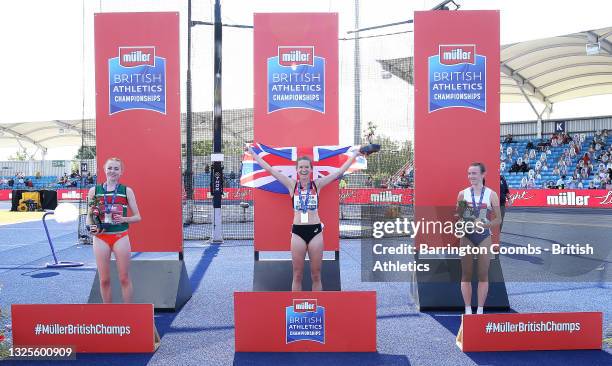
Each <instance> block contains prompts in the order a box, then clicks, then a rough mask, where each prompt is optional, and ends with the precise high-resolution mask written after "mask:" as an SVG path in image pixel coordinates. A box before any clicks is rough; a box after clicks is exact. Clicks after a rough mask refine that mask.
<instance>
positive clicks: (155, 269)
mask: <svg viewBox="0 0 612 366" xmlns="http://www.w3.org/2000/svg"><path fill="white" fill-rule="evenodd" d="M110 271H111V289H112V292H113V303H122V302H123V301H122V297H121V285H120V284H119V276H118V274H117V264H116V261H114V260H112V261H111V267H110ZM130 277H131V279H132V286H133V289H134V294H133V302H134V303H149V304H153V305H154V307H155V310H166V311H176V310H179V309H180V308H181V307H182V306H183V305H185V303H186V302H187V301H188V300H189V299H190V298H191V295H192V294H193V290H192V289H191V284H190V282H189V277H188V276H187V269H186V268H185V262H183V261H180V260H132V261H131V262H130ZM88 302H89V303H90V304H97V303H101V302H102V295H101V294H100V277H99V273H98V272H97V271H96V277H95V279H94V282H93V285H92V287H91V291H90V293H89V301H88Z"/></svg>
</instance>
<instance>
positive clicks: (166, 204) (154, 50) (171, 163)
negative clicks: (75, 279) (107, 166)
mask: <svg viewBox="0 0 612 366" xmlns="http://www.w3.org/2000/svg"><path fill="white" fill-rule="evenodd" d="M95 60H96V142H97V162H98V173H97V174H98V177H99V180H100V181H102V180H103V179H104V177H105V174H104V163H105V162H106V160H107V159H108V158H109V157H119V158H120V159H122V160H123V162H124V174H123V177H121V183H123V184H125V185H127V186H129V187H131V188H133V190H134V192H135V194H136V198H137V201H138V208H139V210H140V213H141V216H142V222H140V223H137V224H134V225H132V226H131V227H130V238H131V243H132V250H133V251H135V252H176V251H180V250H181V248H182V243H183V237H182V235H183V230H182V220H181V217H182V209H181V201H180V199H166V197H181V192H182V188H181V126H180V117H181V116H180V112H181V111H180V100H179V97H180V88H179V87H180V85H179V82H180V78H179V66H180V65H179V15H178V13H102V14H96V15H95Z"/></svg>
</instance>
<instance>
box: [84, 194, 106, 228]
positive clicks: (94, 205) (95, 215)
mask: <svg viewBox="0 0 612 366" xmlns="http://www.w3.org/2000/svg"><path fill="white" fill-rule="evenodd" d="M88 215H89V216H90V218H91V223H92V224H94V225H96V226H98V227H99V228H104V223H103V222H102V220H101V219H100V208H99V207H98V202H97V201H96V200H95V199H93V200H91V201H90V202H89V210H88Z"/></svg>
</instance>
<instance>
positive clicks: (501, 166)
mask: <svg viewBox="0 0 612 366" xmlns="http://www.w3.org/2000/svg"><path fill="white" fill-rule="evenodd" d="M499 171H500V172H502V173H503V172H505V171H506V163H505V162H503V161H502V162H501V163H499Z"/></svg>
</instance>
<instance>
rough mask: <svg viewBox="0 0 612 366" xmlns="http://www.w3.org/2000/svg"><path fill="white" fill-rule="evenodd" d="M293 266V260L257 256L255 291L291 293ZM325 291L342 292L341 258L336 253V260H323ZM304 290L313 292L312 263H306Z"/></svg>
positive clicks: (254, 274)
mask: <svg viewBox="0 0 612 366" xmlns="http://www.w3.org/2000/svg"><path fill="white" fill-rule="evenodd" d="M292 279H293V266H292V264H291V259H260V258H259V255H258V253H257V252H256V255H255V262H254V267H253V291H291V282H292ZM321 282H322V284H323V291H340V290H341V284H340V258H339V253H338V252H336V255H335V258H334V259H323V264H322V268H321ZM302 290H303V291H311V290H312V280H311V278H310V261H309V260H306V261H305V263H304V277H303V278H302Z"/></svg>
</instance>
